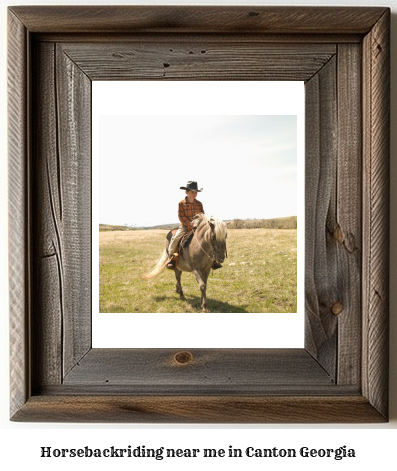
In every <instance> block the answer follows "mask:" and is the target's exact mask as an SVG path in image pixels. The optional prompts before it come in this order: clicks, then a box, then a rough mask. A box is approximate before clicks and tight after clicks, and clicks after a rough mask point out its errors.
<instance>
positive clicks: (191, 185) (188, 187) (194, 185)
mask: <svg viewBox="0 0 397 471" xmlns="http://www.w3.org/2000/svg"><path fill="white" fill-rule="evenodd" d="M180 188H181V190H188V191H189V190H191V191H197V192H199V191H203V189H202V188H201V189H200V190H199V189H198V188H197V182H187V184H186V186H181V187H180Z"/></svg>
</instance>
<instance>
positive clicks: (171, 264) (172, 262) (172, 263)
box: [166, 253, 179, 270]
mask: <svg viewBox="0 0 397 471" xmlns="http://www.w3.org/2000/svg"><path fill="white" fill-rule="evenodd" d="M178 255H179V254H177V253H174V255H173V256H172V257H171V258H170V259H169V260H168V263H167V265H166V266H167V268H169V269H170V270H175V267H176V262H177V261H178Z"/></svg>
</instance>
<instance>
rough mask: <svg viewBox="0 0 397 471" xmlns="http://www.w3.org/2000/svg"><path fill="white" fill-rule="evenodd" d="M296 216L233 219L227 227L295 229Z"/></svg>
mask: <svg viewBox="0 0 397 471" xmlns="http://www.w3.org/2000/svg"><path fill="white" fill-rule="evenodd" d="M297 226H298V218H297V216H289V217H284V218H272V219H233V220H232V221H230V224H229V225H228V228H229V229H259V228H264V229H296V228H297Z"/></svg>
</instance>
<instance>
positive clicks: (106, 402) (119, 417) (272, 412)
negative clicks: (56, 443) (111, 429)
mask: <svg viewBox="0 0 397 471" xmlns="http://www.w3.org/2000/svg"><path fill="white" fill-rule="evenodd" d="M14 420H15V421H20V422H25V421H30V420H33V421H40V422H76V423H79V422H89V423H97V422H100V423H104V422H105V423H106V422H110V423H117V422H127V423H131V422H134V423H141V422H144V423H180V424H186V423H192V422H194V423H230V424H237V423H247V424H248V423H288V424H291V423H296V424H303V423H326V422H331V423H363V422H365V423H367V424H368V423H379V422H384V421H385V419H384V417H383V416H382V415H380V414H379V412H377V410H376V409H374V408H373V407H372V406H371V404H370V403H369V401H368V400H366V399H365V398H363V397H361V396H354V395H348V396H340V397H334V396H332V395H330V396H322V397H321V396H320V397H316V396H303V397H302V396H299V397H295V396H288V395H287V396H284V397H274V396H268V397H247V396H236V397H225V396H217V395H215V396H208V395H206V396H195V397H189V396H179V395H177V394H176V395H174V396H172V397H169V396H155V397H153V396H152V397H147V396H146V397H139V396H134V395H131V394H130V395H117V396H98V395H94V394H92V395H89V396H84V395H78V396H76V395H65V396H52V397H49V396H38V397H32V398H31V400H30V401H29V402H28V403H27V404H26V405H25V406H24V407H22V408H21V409H20V410H19V411H18V412H17V414H16V415H15V416H14Z"/></svg>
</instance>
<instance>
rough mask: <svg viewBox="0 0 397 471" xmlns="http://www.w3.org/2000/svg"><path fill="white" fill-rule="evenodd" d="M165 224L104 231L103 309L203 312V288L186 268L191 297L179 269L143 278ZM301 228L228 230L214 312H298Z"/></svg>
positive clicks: (212, 293)
mask: <svg viewBox="0 0 397 471" xmlns="http://www.w3.org/2000/svg"><path fill="white" fill-rule="evenodd" d="M166 234H167V231H165V230H136V231H110V232H100V233H99V310H100V312H131V313H133V312H142V313H144V312H153V313H155V312H164V313H166V312H167V313H170V312H173V313H184V312H186V313H187V312H201V306H200V290H199V287H198V284H197V282H196V280H195V279H194V276H193V275H192V274H191V273H183V274H182V287H183V290H184V294H185V297H186V300H184V301H182V300H181V299H180V298H179V295H178V294H177V293H176V292H175V275H174V273H173V272H172V271H171V270H164V272H163V273H161V274H160V275H159V276H158V277H157V278H154V279H152V280H143V279H141V275H142V274H143V273H145V272H148V271H149V269H150V268H152V266H153V265H154V263H155V262H156V260H157V259H158V258H159V257H160V255H161V253H162V250H163V248H164V246H165V236H166ZM296 234H297V232H296V230H282V229H231V230H228V258H227V259H226V260H225V262H224V263H223V267H222V268H221V269H219V270H216V271H212V272H211V274H210V276H209V278H208V283H207V301H208V306H209V309H210V311H211V312H228V313H233V312H236V313H244V312H255V313H258V312H274V313H280V312H296V311H297V245H296Z"/></svg>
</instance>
